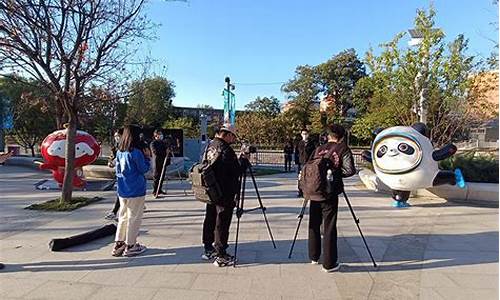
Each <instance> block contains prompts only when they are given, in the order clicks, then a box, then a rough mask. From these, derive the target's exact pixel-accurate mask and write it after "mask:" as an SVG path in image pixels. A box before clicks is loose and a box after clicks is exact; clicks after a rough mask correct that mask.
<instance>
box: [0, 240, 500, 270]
mask: <svg viewBox="0 0 500 300" xmlns="http://www.w3.org/2000/svg"><path fill="white" fill-rule="evenodd" d="M431 239H432V241H433V242H434V243H436V242H438V243H445V244H447V245H451V247H454V246H456V248H457V249H456V250H435V251H434V250H431V251H428V250H427V248H428V247H427V246H428V244H429V243H430V241H431ZM367 241H368V243H369V245H371V248H372V252H373V253H379V254H381V255H375V257H382V260H381V261H378V263H379V264H380V265H379V267H378V268H377V269H374V268H373V267H372V266H371V260H370V258H369V256H368V254H367V253H366V250H365V249H364V246H363V244H362V243H361V242H360V238H359V237H358V236H352V237H342V238H339V244H338V248H339V259H340V261H341V262H342V264H343V267H342V269H341V272H366V271H372V272H385V271H406V270H417V269H432V268H443V267H452V266H464V265H479V264H487V263H494V262H498V248H497V249H496V251H494V250H493V249H488V250H484V249H483V251H482V252H479V253H477V254H475V253H474V251H464V249H461V248H460V246H461V245H478V244H481V243H484V242H485V241H488V245H494V244H496V245H498V232H493V231H492V232H482V233H474V234H460V235H453V234H438V235H432V234H431V235H425V234H403V235H396V236H387V237H386V236H370V237H367ZM111 242H112V239H111V238H104V239H100V240H97V241H94V242H92V243H89V244H87V245H83V246H78V247H74V248H72V249H70V250H68V251H67V252H82V251H92V250H96V249H100V248H109V249H110V250H111ZM276 245H277V249H276V250H275V249H273V247H272V244H271V242H270V241H256V242H241V243H240V244H239V246H238V260H239V265H240V266H255V265H257V266H258V265H266V264H305V263H308V262H309V259H308V257H307V250H306V249H307V241H306V240H298V241H297V243H296V245H295V252H294V255H293V256H292V258H291V259H288V258H287V254H288V250H289V248H290V245H291V240H279V241H276ZM351 245H354V246H351ZM353 247H355V248H358V252H359V255H358V254H357V253H358V252H356V251H355V250H354V248H353ZM489 247H491V246H489ZM201 251H202V249H201V247H200V246H188V247H179V248H170V249H161V248H150V249H148V251H147V252H145V253H144V254H143V255H141V256H137V257H133V258H125V257H120V258H111V257H109V258H103V259H90V260H79V261H78V260H75V261H73V260H68V261H45V262H35V263H25V264H9V263H8V262H5V263H6V267H5V269H3V270H1V271H0V272H2V273H15V272H21V271H23V272H26V271H28V272H44V271H78V270H89V271H90V270H107V269H117V268H125V267H127V268H130V267H144V266H146V267H147V266H153V265H155V266H157V265H184V264H202V263H204V262H203V261H202V260H201V259H200V254H201ZM360 251H361V252H360Z"/></svg>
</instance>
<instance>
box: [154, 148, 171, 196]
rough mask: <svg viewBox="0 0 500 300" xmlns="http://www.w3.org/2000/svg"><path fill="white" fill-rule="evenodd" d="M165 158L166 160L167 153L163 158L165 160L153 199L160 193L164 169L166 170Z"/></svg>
mask: <svg viewBox="0 0 500 300" xmlns="http://www.w3.org/2000/svg"><path fill="white" fill-rule="evenodd" d="M167 158H168V153H167V156H165V159H164V160H163V168H162V170H161V175H160V181H159V182H158V186H157V187H156V191H155V198H157V197H158V194H159V193H160V190H161V188H162V181H163V179H164V178H165V169H166V168H167Z"/></svg>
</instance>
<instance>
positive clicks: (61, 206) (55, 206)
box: [25, 197, 103, 211]
mask: <svg viewBox="0 0 500 300" xmlns="http://www.w3.org/2000/svg"><path fill="white" fill-rule="evenodd" d="M102 199H103V198H101V197H94V198H87V197H73V198H72V199H71V200H70V201H61V199H60V198H57V199H53V200H49V201H47V202H43V203H36V204H31V205H30V206H27V207H25V209H31V210H45V211H72V210H75V209H77V208H80V207H82V206H86V205H89V204H92V203H94V202H97V201H100V200H102Z"/></svg>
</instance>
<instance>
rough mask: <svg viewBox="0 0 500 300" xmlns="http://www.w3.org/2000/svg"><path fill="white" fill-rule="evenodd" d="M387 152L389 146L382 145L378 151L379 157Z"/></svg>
mask: <svg viewBox="0 0 500 300" xmlns="http://www.w3.org/2000/svg"><path fill="white" fill-rule="evenodd" d="M386 153H387V146H386V145H383V146H382V147H380V149H378V151H377V157H378V158H381V157H382V156H384V154H386Z"/></svg>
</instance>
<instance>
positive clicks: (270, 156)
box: [249, 149, 366, 169]
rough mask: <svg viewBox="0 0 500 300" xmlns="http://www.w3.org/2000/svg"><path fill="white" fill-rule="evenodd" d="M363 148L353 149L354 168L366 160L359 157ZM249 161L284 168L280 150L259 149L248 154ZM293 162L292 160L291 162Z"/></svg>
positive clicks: (253, 163)
mask: <svg viewBox="0 0 500 300" xmlns="http://www.w3.org/2000/svg"><path fill="white" fill-rule="evenodd" d="M363 150H364V149H353V150H352V154H353V158H354V164H355V166H356V169H360V168H361V167H362V166H363V165H364V164H366V162H365V161H364V160H363V158H362V157H361V152H362V151H363ZM249 159H250V162H251V163H252V165H254V166H266V167H274V168H285V156H284V153H283V151H282V150H261V149H258V150H257V153H253V154H251V155H250V158H249ZM292 164H293V162H292Z"/></svg>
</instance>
